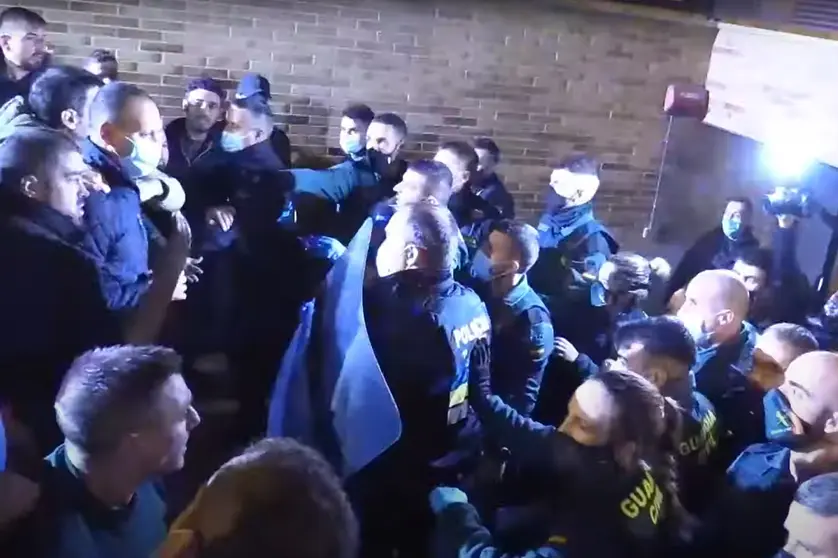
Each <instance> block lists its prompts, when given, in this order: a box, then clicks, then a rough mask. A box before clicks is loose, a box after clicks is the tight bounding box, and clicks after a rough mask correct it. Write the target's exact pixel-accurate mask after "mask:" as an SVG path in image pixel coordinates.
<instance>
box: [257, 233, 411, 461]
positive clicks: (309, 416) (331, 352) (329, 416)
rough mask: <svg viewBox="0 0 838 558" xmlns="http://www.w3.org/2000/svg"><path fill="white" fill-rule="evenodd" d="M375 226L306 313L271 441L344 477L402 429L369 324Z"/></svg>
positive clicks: (277, 390) (281, 385) (290, 355)
mask: <svg viewBox="0 0 838 558" xmlns="http://www.w3.org/2000/svg"><path fill="white" fill-rule="evenodd" d="M372 228H373V223H372V220H371V219H367V221H366V222H365V223H364V225H363V226H362V227H361V229H360V230H359V231H358V233H357V234H356V235H355V238H354V239H353V240H352V242H351V243H350V244H349V246H348V248H347V250H346V252H345V253H344V254H343V255H342V256H341V257H340V258H339V259H338V260H337V261H336V262H335V264H334V266H333V267H332V269H331V271H330V272H329V274H328V275H327V276H326V280H325V288H324V292H323V295H322V296H321V297H320V299H319V300H318V301H317V304H316V307H315V306H313V305H309V306H306V307H305V308H304V309H303V313H302V319H301V323H300V326H299V328H298V329H297V332H296V334H295V335H294V338H293V340H292V342H291V346H290V347H289V349H288V351H287V352H286V354H285V356H284V358H283V361H282V364H281V366H280V372H279V377H278V378H277V382H276V385H275V387H274V394H273V399H272V402H271V411H270V416H269V423H268V434H269V435H270V436H290V437H294V438H297V439H300V440H301V441H303V442H305V443H308V444H309V445H312V446H313V447H315V448H318V449H320V450H321V451H322V452H323V453H324V454H325V455H326V456H327V457H328V458H330V460H331V461H333V463H334V464H335V466H336V467H337V468H338V470H340V471H342V473H343V475H344V476H345V477H348V476H350V475H352V474H353V473H356V472H358V471H360V470H361V469H362V468H364V467H365V466H366V465H368V464H369V463H370V462H372V461H373V460H374V459H375V458H376V457H378V456H379V455H381V454H382V453H383V452H384V451H386V450H387V448H389V447H390V446H391V445H393V444H394V443H395V442H396V441H398V439H399V437H400V436H401V431H402V425H401V418H400V416H399V411H398V407H397V406H396V403H395V401H394V400H393V395H392V393H391V392H390V388H389V387H388V386H387V381H386V379H385V378H384V375H383V374H382V372H381V367H380V366H379V364H378V361H377V359H376V358H375V353H374V352H373V349H372V345H371V343H370V339H369V335H368V333H367V329H366V323H365V321H364V305H363V285H364V274H365V272H366V263H367V253H368V251H369V246H370V238H371V235H372ZM324 424H325V427H324Z"/></svg>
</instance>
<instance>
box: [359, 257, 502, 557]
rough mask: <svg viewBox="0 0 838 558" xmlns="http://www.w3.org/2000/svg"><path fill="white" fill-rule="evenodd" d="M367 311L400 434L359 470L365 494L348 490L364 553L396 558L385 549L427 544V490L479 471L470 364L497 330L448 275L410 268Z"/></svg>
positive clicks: (387, 281) (376, 289)
mask: <svg viewBox="0 0 838 558" xmlns="http://www.w3.org/2000/svg"><path fill="white" fill-rule="evenodd" d="M364 306H365V316H366V319H367V328H368V330H369V335H370V341H371V343H372V347H373V349H374V351H375V354H376V357H377V359H378V362H379V364H380V366H381V370H382V372H383V374H384V376H385V378H386V379H387V384H388V386H389V387H390V390H391V392H392V394H393V398H394V399H395V401H396V404H397V406H398V408H399V413H400V415H401V420H402V436H401V438H400V439H399V441H398V442H397V443H396V444H395V445H394V446H392V447H391V448H390V449H389V450H388V451H387V452H385V453H384V454H383V455H382V456H381V457H379V458H378V459H377V460H376V461H375V462H373V464H372V465H370V466H369V467H368V468H367V470H366V471H364V472H363V473H364V474H365V475H366V476H367V479H366V480H364V481H359V483H360V484H363V485H364V486H363V487H360V488H358V487H357V485H356V487H350V494H351V495H353V493H354V495H355V498H353V499H355V500H356V505H358V507H359V508H360V509H361V516H362V522H361V523H362V525H363V526H364V528H365V529H369V530H370V532H369V533H364V535H365V536H362V540H364V539H366V540H365V542H366V543H367V544H368V545H369V546H370V548H366V549H364V552H362V555H364V556H371V557H373V556H383V555H388V556H389V555H392V551H391V550H390V552H389V554H388V549H387V548H382V547H383V546H387V544H389V545H390V546H391V547H401V546H402V544H404V545H405V546H408V547H409V546H411V545H415V546H418V547H421V546H424V545H426V544H427V536H428V534H429V531H430V528H431V526H432V521H433V518H432V516H431V515H430V510H429V509H428V507H427V494H428V492H429V491H430V490H431V488H433V487H434V486H436V485H438V484H442V483H448V484H456V483H458V482H459V480H460V479H461V478H462V475H463V474H464V473H466V472H468V471H469V470H470V468H471V466H472V465H473V463H474V460H475V458H476V456H477V450H478V447H477V445H478V443H479V440H478V438H479V431H478V427H477V422H476V420H475V419H474V417H473V414H472V413H470V407H469V404H468V379H469V359H470V353H471V350H472V348H473V347H474V344H475V342H476V341H477V340H478V339H481V338H487V337H488V336H489V335H490V329H491V325H490V321H489V315H488V313H487V312H486V308H485V306H484V305H483V303H482V302H481V300H480V298H479V297H478V296H477V295H476V294H475V293H474V292H473V291H471V290H470V289H468V288H466V287H463V286H462V285H460V284H459V283H457V282H455V281H454V279H453V278H452V276H451V273H450V272H444V273H437V274H432V275H428V274H426V273H423V272H421V271H419V270H410V271H405V272H401V273H398V274H396V275H394V276H391V277H386V278H384V279H380V280H379V281H378V282H377V283H376V284H375V285H374V286H372V287H371V288H370V289H369V290H368V292H367V293H366V296H365V305H364ZM359 492H360V494H359ZM359 500H360V502H359ZM384 539H389V540H384ZM400 539H401V540H400ZM409 555H410V556H413V555H414V554H413V553H411V554H409ZM416 555H419V554H416ZM425 555H427V554H425Z"/></svg>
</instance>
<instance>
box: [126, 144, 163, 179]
mask: <svg viewBox="0 0 838 558" xmlns="http://www.w3.org/2000/svg"><path fill="white" fill-rule="evenodd" d="M126 139H128V141H129V142H131V153H129V154H128V156H126V157H121V158H120V164H121V167H122V171H123V172H124V173H125V175H126V176H127V177H128V178H130V179H131V180H136V179H138V178H143V177H145V176H148V175H150V174H151V173H153V172H154V171H155V170H157V165H159V164H160V159H161V157H162V156H163V145H162V144H160V143H157V142H156V141H151V140H148V139H131V138H126Z"/></svg>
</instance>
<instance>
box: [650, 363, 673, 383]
mask: <svg viewBox="0 0 838 558" xmlns="http://www.w3.org/2000/svg"><path fill="white" fill-rule="evenodd" d="M648 377H649V380H650V381H651V382H652V383H653V384H655V385H656V386H658V387H660V386H663V385H664V384H666V382H667V380H668V379H669V374H667V373H666V370H664V369H663V368H662V367H660V366H652V367H650V368H649V376H648Z"/></svg>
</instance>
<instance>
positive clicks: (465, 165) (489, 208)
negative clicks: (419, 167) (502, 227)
mask: <svg viewBox="0 0 838 558" xmlns="http://www.w3.org/2000/svg"><path fill="white" fill-rule="evenodd" d="M434 160H435V161H439V162H440V163H444V164H445V165H446V166H447V167H448V168H449V170H450V171H451V175H452V176H453V177H454V182H453V184H452V185H451V198H450V199H449V200H448V209H450V210H451V213H452V214H453V215H454V218H455V219H456V220H457V225H458V226H459V227H460V232H461V233H462V235H463V239H464V240H465V242H466V247H467V248H468V252H469V256H471V255H473V254H474V253H475V252H476V251H477V248H478V246H480V243H481V242H482V241H483V237H484V236H485V235H486V234H487V227H488V226H489V224H490V223H491V221H492V220H494V219H500V211H499V210H498V209H497V208H496V207H495V206H493V205H492V204H491V203H489V202H488V201H486V200H485V199H483V198H481V197H480V196H478V195H477V194H475V193H474V191H473V190H472V183H473V181H474V180H475V179H476V178H477V167H478V158H477V153H476V152H475V151H474V148H472V147H471V146H470V145H469V144H468V143H466V142H464V141H450V142H446V143H443V144H442V145H441V146H440V147H439V150H437V152H436V155H435V156H434Z"/></svg>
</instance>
